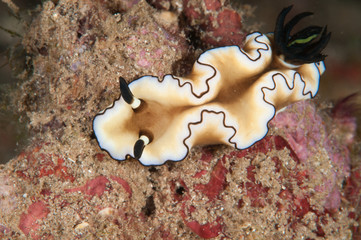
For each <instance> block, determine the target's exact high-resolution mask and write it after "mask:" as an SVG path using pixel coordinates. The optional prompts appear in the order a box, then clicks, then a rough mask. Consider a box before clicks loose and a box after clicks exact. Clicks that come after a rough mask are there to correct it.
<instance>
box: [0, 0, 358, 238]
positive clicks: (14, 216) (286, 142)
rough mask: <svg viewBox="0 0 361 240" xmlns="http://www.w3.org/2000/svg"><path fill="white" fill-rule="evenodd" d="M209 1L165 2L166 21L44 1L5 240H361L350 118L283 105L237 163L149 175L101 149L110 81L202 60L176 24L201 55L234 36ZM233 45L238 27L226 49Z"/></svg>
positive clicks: (1, 177) (228, 154)
mask: <svg viewBox="0 0 361 240" xmlns="http://www.w3.org/2000/svg"><path fill="white" fill-rule="evenodd" d="M217 2H218V1H210V0H208V1H202V2H201V1H169V3H168V4H169V6H171V5H172V6H173V5H175V6H178V5H179V6H180V8H179V9H180V10H179V9H178V10H177V11H174V12H172V13H170V12H166V10H172V9H171V8H169V9H167V8H166V7H162V8H161V7H159V9H166V10H156V9H155V8H153V7H151V6H150V5H148V4H147V3H146V2H144V1H139V2H138V1H135V2H133V1H112V2H110V1H100V0H99V1H87V0H82V1H73V0H60V1H57V3H56V4H55V3H53V2H52V1H48V2H45V3H43V6H42V8H41V11H40V13H39V15H38V16H37V17H36V18H35V19H34V20H33V22H32V23H31V25H30V29H29V31H28V33H27V34H26V36H25V37H24V40H23V45H24V47H25V49H26V51H27V54H28V56H29V59H30V63H31V66H32V68H31V69H32V70H31V72H29V73H28V76H29V78H28V79H27V80H26V81H25V82H24V84H23V85H22V86H21V89H20V91H19V93H18V103H17V104H18V108H19V109H20V110H21V111H22V112H23V113H25V114H26V115H27V116H28V117H29V119H30V123H29V130H30V131H31V133H32V136H33V137H32V139H31V142H30V144H29V145H28V146H27V147H26V149H24V151H23V152H22V153H21V154H20V155H19V156H17V157H16V158H14V159H12V160H11V161H10V162H9V163H7V164H6V165H3V166H1V169H0V183H1V185H0V190H1V191H0V194H1V199H0V200H1V201H0V210H1V211H0V230H1V231H0V236H1V238H14V239H15V238H26V237H27V238H31V239H101V238H102V239H197V238H215V239H266V238H268V239H350V238H351V237H352V232H354V237H355V238H354V239H357V238H356V237H359V236H360V235H359V234H360V230H359V228H358V225H357V222H359V221H360V220H359V219H360V215H359V214H360V209H359V208H360V207H359V199H360V195H361V193H360V187H361V186H360V185H361V184H360V181H361V177H360V176H361V170H360V167H357V166H359V165H357V164H351V163H353V162H354V161H353V159H355V158H356V157H357V156H355V154H354V153H353V150H355V149H356V150H357V147H355V144H356V143H355V139H354V135H355V131H356V129H355V127H353V126H354V125H353V124H355V119H354V118H353V117H352V116H349V115H347V114H342V111H340V110H337V109H336V110H335V111H334V112H332V111H331V108H332V107H331V106H329V105H327V104H322V103H321V104H316V103H315V100H311V101H307V102H300V103H297V104H294V105H292V106H290V107H288V108H287V109H286V110H285V111H284V112H281V113H279V114H278V115H277V116H276V118H275V119H274V120H273V121H272V122H271V123H270V126H271V129H270V132H269V133H268V135H267V136H266V137H265V138H264V139H263V140H261V141H259V142H257V143H256V144H255V145H253V146H252V147H250V148H248V149H245V150H242V151H238V150H235V149H233V148H230V147H226V146H222V145H216V146H205V147H196V148H194V149H193V150H192V151H191V154H190V156H189V157H188V158H187V159H185V160H183V161H181V162H179V163H172V162H168V163H166V164H165V165H162V166H157V167H144V166H142V165H141V164H140V163H138V162H137V161H136V160H127V161H123V162H117V161H115V160H113V159H111V158H110V157H109V156H108V155H107V154H106V153H105V152H102V151H101V150H100V149H99V147H98V145H97V143H96V140H95V139H94V136H93V133H92V119H93V117H94V116H95V114H96V113H97V112H98V111H100V110H102V109H104V108H105V107H106V106H108V105H110V104H111V103H112V102H113V101H114V99H116V98H118V97H119V92H120V91H119V86H118V81H117V79H118V76H123V77H124V78H126V79H127V81H132V80H133V79H135V78H137V77H140V76H142V75H145V74H147V75H157V76H162V75H164V74H167V73H175V74H178V75H181V74H185V73H187V72H189V70H190V66H191V65H192V64H193V60H194V59H196V57H197V55H198V54H199V53H200V52H201V51H200V49H197V47H196V45H193V43H192V41H191V40H190V37H189V35H187V34H188V33H187V32H186V31H185V26H184V23H190V24H191V25H192V26H193V25H199V28H198V27H195V30H199V31H203V32H202V33H199V34H200V35H199V36H200V38H199V41H203V42H204V44H205V45H204V46H206V47H207V46H210V45H213V46H216V45H217V44H221V43H222V42H217V41H218V40H219V41H220V40H222V39H223V38H222V36H223V35H224V34H225V33H224V32H227V31H233V30H232V29H231V30H230V29H226V30H225V29H224V28H223V27H222V26H223V25H222V24H223V23H224V21H231V22H233V21H234V23H235V25H237V24H238V25H237V27H239V28H241V27H242V25H241V22H240V21H241V20H242V16H240V15H239V14H238V13H237V11H234V10H233V9H231V8H230V7H228V6H227V7H224V6H223V4H224V2H222V1H219V3H220V4H221V6H218V5H217V4H216V3H217ZM164 4H165V6H167V3H164ZM177 4H178V5H177ZM181 13H182V14H181ZM181 15H182V16H184V15H185V16H186V17H187V20H186V21H185V22H184V19H183V20H182V21H181V20H180V19H181V18H182V17H181ZM223 16H226V17H224V18H223ZM214 19H216V20H217V22H214ZM222 19H223V20H222ZM199 21H200V23H199ZM209 22H212V23H211V24H210V23H209ZM207 24H208V25H207ZM214 37H215V38H214ZM242 38H243V33H242V32H241V29H239V31H238V32H237V33H236V34H235V39H236V40H237V42H234V43H233V42H232V44H240V45H241V42H242ZM236 40H234V41H236ZM222 41H223V40H222ZM232 41H233V40H232ZM198 46H199V45H198ZM321 81H322V80H321ZM341 109H342V106H341ZM245 117H246V116H245Z"/></svg>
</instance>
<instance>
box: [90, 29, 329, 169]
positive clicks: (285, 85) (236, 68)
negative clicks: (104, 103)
mask: <svg viewBox="0 0 361 240" xmlns="http://www.w3.org/2000/svg"><path fill="white" fill-rule="evenodd" d="M271 41H272V35H268V36H266V35H263V34H261V33H253V34H250V35H249V36H248V37H247V39H246V42H245V46H244V48H243V49H239V47H237V46H229V47H221V48H216V49H212V50H209V51H207V52H205V53H203V54H202V55H201V56H200V57H199V59H198V60H197V62H196V63H195V64H194V66H193V69H192V72H191V74H190V75H189V76H187V77H182V78H181V77H174V76H172V75H167V76H165V77H164V79H163V80H159V79H158V78H156V77H152V76H145V77H142V78H140V79H137V80H135V81H133V82H132V83H130V84H129V88H130V90H131V91H132V93H133V94H134V96H135V97H136V98H139V99H141V100H142V101H143V103H142V104H144V105H145V107H144V108H143V109H141V110H139V111H134V110H133V109H132V107H131V106H130V105H128V104H127V103H126V102H125V101H124V100H123V99H122V98H120V99H119V100H117V101H115V102H114V105H113V106H111V107H110V108H108V109H106V110H105V111H104V112H101V113H100V114H99V115H97V116H96V117H95V119H94V122H93V128H94V132H95V134H96V137H97V140H98V142H99V145H100V147H101V148H102V149H104V150H106V151H107V152H108V153H109V154H110V155H111V156H112V157H113V158H115V159H117V160H124V159H126V157H127V156H132V154H133V146H134V143H135V142H136V141H137V140H138V139H139V136H140V132H146V133H149V134H150V135H152V136H151V142H150V143H149V144H148V145H147V146H145V148H144V151H143V154H142V156H141V157H140V159H139V161H140V162H141V163H142V164H144V165H160V164H163V163H164V162H165V161H167V160H172V161H179V160H182V159H184V158H185V157H186V156H187V154H188V153H189V150H190V149H191V148H192V147H193V146H195V145H200V144H220V143H222V144H227V145H230V146H233V147H235V148H238V149H244V148H247V147H249V146H251V145H252V144H254V143H255V142H256V141H258V140H260V139H262V138H263V137H264V136H265V135H266V134H267V132H268V122H269V121H270V120H271V119H272V118H273V117H274V115H275V114H276V111H277V110H280V109H282V108H284V107H285V106H287V105H289V104H291V103H293V102H296V101H299V100H304V99H309V98H312V97H314V96H315V95H316V93H317V91H318V86H319V80H320V75H321V74H322V73H323V72H324V69H325V68H324V65H323V62H319V63H312V64H303V65H301V66H293V65H290V64H287V63H285V62H283V61H282V60H281V58H280V56H276V55H275V54H274V53H273V52H272V49H271Z"/></svg>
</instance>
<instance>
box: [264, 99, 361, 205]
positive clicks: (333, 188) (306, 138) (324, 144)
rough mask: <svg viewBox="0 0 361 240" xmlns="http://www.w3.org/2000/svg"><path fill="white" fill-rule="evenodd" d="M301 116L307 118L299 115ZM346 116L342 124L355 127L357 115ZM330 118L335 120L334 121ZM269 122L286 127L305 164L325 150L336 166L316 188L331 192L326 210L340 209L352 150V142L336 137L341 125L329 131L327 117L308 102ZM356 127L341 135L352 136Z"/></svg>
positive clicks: (289, 137) (280, 114)
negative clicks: (343, 183)
mask: <svg viewBox="0 0 361 240" xmlns="http://www.w3.org/2000/svg"><path fill="white" fill-rule="evenodd" d="M300 115H302V116H304V117H300ZM333 119H334V120H333V122H334V123H333V124H340V120H338V119H341V118H335V117H334V118H333ZM343 119H345V120H343V121H344V123H343V124H342V125H346V124H347V125H352V126H356V125H355V124H356V119H355V118H354V117H351V116H349V117H348V118H347V119H348V120H347V119H346V117H345V118H343ZM330 121H331V122H332V120H330ZM337 122H339V123H337ZM345 123H346V124H345ZM270 124H271V125H272V126H275V127H277V128H279V129H286V130H285V131H284V132H285V137H286V140H287V141H288V143H289V144H290V146H291V147H292V148H293V149H294V151H295V153H296V154H297V156H298V157H299V159H300V161H301V162H302V163H304V164H306V165H309V166H310V162H311V161H317V158H316V157H317V156H318V155H319V153H318V151H319V150H318V149H320V148H324V149H325V150H326V154H327V155H326V157H329V158H330V160H331V163H332V164H333V168H332V169H330V170H329V172H328V174H324V180H323V182H322V184H321V185H318V186H316V187H315V190H316V191H319V192H326V193H328V195H327V197H326V199H325V208H326V209H328V210H334V209H338V208H339V206H340V203H341V193H340V189H339V187H338V185H339V184H340V182H342V181H343V179H345V178H347V177H349V175H350V153H349V149H348V148H347V145H348V144H349V143H347V142H345V141H343V140H341V139H338V138H337V136H340V135H337V134H335V129H341V128H342V126H338V127H337V128H334V129H333V130H330V131H329V130H328V129H327V126H326V125H325V123H324V119H322V118H321V116H320V115H319V114H318V113H317V109H316V107H315V105H314V104H311V103H308V102H299V103H296V104H294V106H293V107H292V109H290V110H288V111H285V112H281V113H279V114H278V115H277V116H276V117H275V119H274V120H273V121H271V123H270ZM355 130H356V128H355V127H351V128H349V129H348V133H347V134H342V135H343V136H344V135H349V136H350V135H351V136H353V135H354V134H355ZM349 142H350V141H349ZM345 143H346V144H345ZM321 170H322V169H321ZM316 171H319V169H317V170H316ZM314 173H315V172H314V171H310V175H311V178H312V174H314Z"/></svg>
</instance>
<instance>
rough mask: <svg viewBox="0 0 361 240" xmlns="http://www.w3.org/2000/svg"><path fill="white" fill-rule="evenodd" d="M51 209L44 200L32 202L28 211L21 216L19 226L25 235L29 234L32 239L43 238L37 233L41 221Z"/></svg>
mask: <svg viewBox="0 0 361 240" xmlns="http://www.w3.org/2000/svg"><path fill="white" fill-rule="evenodd" d="M49 212H50V210H49V209H48V208H47V206H46V204H45V203H44V202H43V201H37V202H34V203H33V204H31V205H30V206H29V208H28V211H27V212H26V213H23V214H22V215H21V217H20V223H19V228H20V229H21V231H22V232H23V233H24V234H25V235H29V234H30V236H31V237H32V239H42V238H41V237H40V236H38V235H37V234H36V231H37V229H38V228H39V227H40V223H39V221H40V220H42V219H43V218H45V217H46V216H47V215H48V214H49Z"/></svg>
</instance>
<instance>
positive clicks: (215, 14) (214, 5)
mask: <svg viewBox="0 0 361 240" xmlns="http://www.w3.org/2000/svg"><path fill="white" fill-rule="evenodd" d="M149 2H151V4H152V5H153V6H155V7H156V8H158V9H166V10H169V8H170V6H171V5H172V3H171V1H169V0H161V1H154V0H150V1H149ZM179 4H181V6H182V7H180V9H182V13H183V14H184V15H185V17H186V21H187V23H188V24H189V25H190V26H192V27H193V28H194V29H195V31H196V32H197V33H198V34H199V36H198V37H199V38H200V40H201V42H202V43H203V44H205V45H206V47H215V46H216V47H217V46H227V45H239V46H242V44H243V40H244V37H245V36H246V33H245V32H244V31H243V30H242V17H241V15H240V14H239V13H238V12H237V11H235V10H234V9H232V8H231V7H229V6H227V5H224V1H222V0H205V1H190V0H183V1H181V2H180V3H179Z"/></svg>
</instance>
